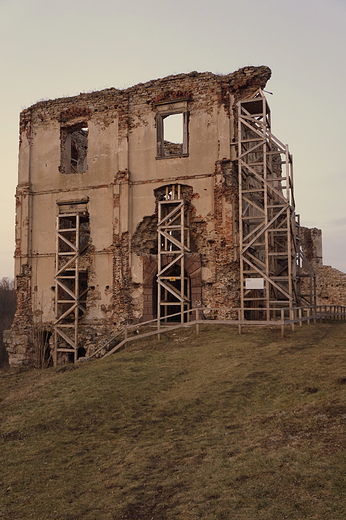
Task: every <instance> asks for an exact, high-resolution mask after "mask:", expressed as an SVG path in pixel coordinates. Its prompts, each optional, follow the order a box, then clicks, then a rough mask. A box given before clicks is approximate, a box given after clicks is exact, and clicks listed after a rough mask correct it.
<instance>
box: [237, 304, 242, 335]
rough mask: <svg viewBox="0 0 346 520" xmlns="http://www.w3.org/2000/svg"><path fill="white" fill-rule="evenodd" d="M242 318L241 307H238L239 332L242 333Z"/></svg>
mask: <svg viewBox="0 0 346 520" xmlns="http://www.w3.org/2000/svg"><path fill="white" fill-rule="evenodd" d="M241 318H242V312H241V309H238V334H241Z"/></svg>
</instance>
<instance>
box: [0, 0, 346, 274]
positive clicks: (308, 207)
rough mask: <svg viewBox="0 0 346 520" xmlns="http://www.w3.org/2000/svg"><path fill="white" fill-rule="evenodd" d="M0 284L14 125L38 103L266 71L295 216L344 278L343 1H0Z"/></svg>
mask: <svg viewBox="0 0 346 520" xmlns="http://www.w3.org/2000/svg"><path fill="white" fill-rule="evenodd" d="M0 49H1V50H0V67H1V87H0V88H1V93H2V95H1V97H0V100H1V101H0V103H1V107H0V108H1V112H0V113H1V119H0V121H1V124H0V171H1V189H0V202H1V217H2V224H1V229H0V232H1V237H0V278H1V277H3V276H9V277H11V278H12V277H13V250H14V193H15V186H16V183H17V155H18V120H19V113H20V111H21V110H23V109H24V108H27V107H28V106H30V105H32V104H34V103H36V102H37V101H40V100H42V99H43V100H45V99H52V98H58V97H63V96H74V95H76V94H79V93H80V92H89V91H93V90H101V89H104V88H109V87H116V88H126V87H129V86H131V85H134V84H136V83H143V82H145V81H149V80H151V79H156V78H160V77H164V76H167V75H169V74H178V73H180V72H190V71H193V70H197V71H198V72H204V71H210V72H213V73H219V74H227V73H229V72H233V71H235V70H237V69H238V68H240V67H244V66H247V65H254V66H258V65H267V66H269V67H270V68H271V69H272V79H271V80H270V81H269V83H268V84H267V88H266V90H268V91H270V92H273V95H269V94H268V96H267V97H268V102H269V105H270V107H271V112H272V131H273V133H274V135H275V136H276V137H278V138H279V139H280V141H282V142H283V143H284V144H288V145H289V148H290V152H291V153H292V154H293V159H294V179H295V199H296V211H297V213H299V214H300V216H301V223H302V225H305V226H308V227H317V228H320V229H322V232H323V258H324V264H326V265H332V266H333V267H336V268H338V269H340V270H341V271H344V272H346V243H345V242H346V241H345V235H346V209H345V202H344V201H345V193H346V163H345V161H344V156H345V142H346V124H345V122H344V117H343V116H344V113H343V110H344V108H343V107H344V106H345V101H344V97H343V96H344V91H345V85H346V0H262V1H259V0H241V1H240V0H237V1H235V0H213V1H211V0H199V1H197V0H196V1H195V2H192V1H191V0H175V1H174V2H172V1H171V0H170V1H167V0H0Z"/></svg>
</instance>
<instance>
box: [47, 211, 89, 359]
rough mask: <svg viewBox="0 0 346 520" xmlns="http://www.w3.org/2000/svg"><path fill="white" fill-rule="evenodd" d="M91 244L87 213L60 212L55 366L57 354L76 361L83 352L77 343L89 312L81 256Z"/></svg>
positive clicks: (56, 283)
mask: <svg viewBox="0 0 346 520" xmlns="http://www.w3.org/2000/svg"><path fill="white" fill-rule="evenodd" d="M88 242H89V216H88V213H87V211H70V212H64V213H59V215H58V216H57V227H56V274H55V323H54V364H55V365H56V364H57V360H58V353H64V354H66V360H65V361H69V362H76V361H77V359H78V357H80V356H79V354H80V352H81V350H80V349H79V344H78V333H79V324H80V320H81V318H82V317H83V315H84V313H85V310H86V297H87V290H88V284H87V271H86V270H85V269H83V266H82V262H81V255H82V254H83V253H85V251H86V249H87V247H88Z"/></svg>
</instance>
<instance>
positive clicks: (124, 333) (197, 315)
mask: <svg viewBox="0 0 346 520" xmlns="http://www.w3.org/2000/svg"><path fill="white" fill-rule="evenodd" d="M249 311H251V312H256V311H257V312H258V313H260V312H263V311H265V309H263V308H251V309H249V308H246V309H234V308H230V309H225V308H222V309H217V308H209V307H196V308H194V309H190V310H188V311H185V312H184V313H183V315H184V321H180V322H179V323H177V322H175V321H171V322H167V321H168V320H173V319H174V318H176V319H181V313H180V312H179V313H176V314H171V315H170V316H165V317H164V318H159V319H154V320H150V321H146V322H143V323H137V324H134V325H126V326H125V327H124V328H123V329H122V330H120V331H119V332H117V333H116V334H114V335H112V336H111V337H110V338H109V339H108V340H107V341H106V342H104V343H103V344H102V345H100V347H99V348H98V349H96V351H95V352H94V353H93V354H92V355H91V356H90V358H93V357H106V356H110V355H111V354H113V353H114V352H118V351H119V350H121V349H122V348H124V347H125V346H126V344H127V343H130V342H132V341H136V340H138V339H141V338H148V337H150V336H157V338H158V339H160V338H161V334H164V333H166V332H171V331H173V330H176V329H180V328H182V327H191V326H195V328H196V333H197V334H198V333H199V331H200V325H201V324H204V325H234V326H238V332H239V334H242V332H243V327H244V326H246V327H248V326H253V325H256V326H262V327H263V326H271V327H273V326H276V327H280V328H281V336H282V337H284V334H285V327H286V326H290V327H291V329H292V330H294V329H295V326H296V325H297V324H298V325H299V326H302V325H303V323H304V322H306V323H307V324H311V323H316V322H317V321H319V322H322V321H323V320H327V319H328V320H343V321H346V306H342V305H316V306H306V307H291V308H284V309H280V308H276V309H270V317H271V319H270V320H264V319H263V320H260V319H257V320H254V319H241V316H244V314H245V316H246V313H247V312H249ZM220 314H221V315H222V314H224V315H226V316H227V315H228V317H225V318H215V316H218V315H220ZM141 331H142V332H141Z"/></svg>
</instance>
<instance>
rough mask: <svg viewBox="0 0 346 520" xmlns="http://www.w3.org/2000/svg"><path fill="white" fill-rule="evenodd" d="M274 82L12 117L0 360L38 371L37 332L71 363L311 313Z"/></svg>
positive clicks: (176, 86) (174, 87) (175, 83)
mask: <svg viewBox="0 0 346 520" xmlns="http://www.w3.org/2000/svg"><path fill="white" fill-rule="evenodd" d="M270 75H271V71H270V69H269V68H267V67H246V68H243V69H240V70H238V71H236V72H234V73H232V74H227V75H215V74H211V73H208V72H206V73H197V72H191V73H189V74H179V75H175V76H168V77H166V78H163V79H158V80H155V81H150V82H148V83H144V84H139V85H136V86H134V87H131V88H127V89H125V90H118V89H115V88H110V89H106V90H103V91H100V92H93V93H88V94H83V93H82V94H80V95H79V96H75V97H69V98H61V99H56V100H51V101H42V102H38V103H36V104H35V105H33V106H32V107H30V108H28V109H26V110H24V111H23V112H22V113H21V117H20V149H19V180H18V188H17V194H16V200H17V220H16V250H15V275H16V285H17V301H18V307H17V313H16V317H15V321H14V325H13V327H12V332H11V334H10V336H9V337H8V339H7V340H8V352H9V355H10V362H13V363H17V364H28V363H32V359H33V340H32V330H33V326H34V327H39V328H40V330H41V332H42V331H43V333H44V334H45V335H46V338H50V345H51V348H52V349H54V352H55V355H56V358H57V362H59V359H60V361H61V362H63V361H65V362H66V360H70V361H74V360H76V359H77V358H78V357H80V356H84V355H90V354H91V353H92V352H93V351H94V350H95V348H96V347H97V346H98V344H99V342H100V341H101V340H103V339H105V338H107V337H109V336H110V334H112V333H114V331H116V330H118V329H119V328H121V327H122V326H124V325H126V324H129V323H136V322H140V321H142V322H143V321H148V320H152V319H155V318H156V317H157V316H158V315H159V316H161V317H162V318H163V319H165V316H168V315H171V314H178V318H179V319H181V315H182V313H183V312H184V311H187V310H188V309H190V308H194V307H196V306H200V307H203V308H205V309H206V311H205V316H206V317H207V318H208V317H210V318H213V317H214V316H216V315H222V316H226V317H227V316H231V314H232V311H231V310H230V309H235V308H238V307H239V306H242V307H245V308H251V307H263V308H267V309H268V308H270V307H280V306H281V307H282V306H289V305H297V304H298V303H299V302H301V301H302V298H303V299H304V298H305V300H306V301H312V300H311V298H312V297H313V293H312V290H311V284H310V285H309V283H310V282H309V283H305V289H304V291H305V294H301V291H300V289H299V287H300V286H299V283H300V278H299V276H300V275H299V272H298V271H299V268H302V266H303V260H302V259H301V256H300V253H301V251H302V247H301V246H300V245H299V242H297V240H298V234H299V233H298V227H297V223H296V216H295V213H294V202H293V199H292V191H293V184H292V183H291V177H290V172H289V170H290V163H291V157H290V154H289V152H288V150H287V147H284V146H283V145H282V144H281V143H280V141H278V140H277V139H276V138H275V137H274V136H273V135H272V133H271V127H270V124H271V123H270V110H269V107H268V104H267V101H266V98H265V96H264V94H263V89H264V87H265V85H266V83H267V81H268V79H269V78H270ZM315 256H316V255H315ZM304 273H305V274H304V276H306V277H308V278H309V277H310V275H311V273H310V274H309V269H305V271H304ZM306 287H307V289H306ZM170 319H175V318H174V317H173V318H170ZM182 319H187V318H186V317H185V318H182Z"/></svg>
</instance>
